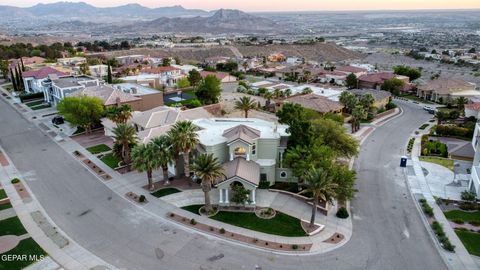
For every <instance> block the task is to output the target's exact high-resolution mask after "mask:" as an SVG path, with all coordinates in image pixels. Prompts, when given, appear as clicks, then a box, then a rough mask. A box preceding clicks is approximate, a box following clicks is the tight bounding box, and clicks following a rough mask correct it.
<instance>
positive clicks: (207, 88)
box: [196, 75, 222, 104]
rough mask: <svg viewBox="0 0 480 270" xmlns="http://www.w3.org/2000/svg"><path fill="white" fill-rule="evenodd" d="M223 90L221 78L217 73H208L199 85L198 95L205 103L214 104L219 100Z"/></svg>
mask: <svg viewBox="0 0 480 270" xmlns="http://www.w3.org/2000/svg"><path fill="white" fill-rule="evenodd" d="M221 92H222V88H221V86H220V80H219V79H218V78H217V77H216V76H215V75H208V76H207V77H205V79H203V81H202V82H201V83H200V85H198V88H197V91H196V95H197V98H198V99H199V100H200V101H202V103H203V104H213V103H217V102H218V98H219V97H220V94H221Z"/></svg>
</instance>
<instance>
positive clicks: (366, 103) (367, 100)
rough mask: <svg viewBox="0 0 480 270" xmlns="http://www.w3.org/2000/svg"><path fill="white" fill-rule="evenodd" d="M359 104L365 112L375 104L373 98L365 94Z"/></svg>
mask: <svg viewBox="0 0 480 270" xmlns="http://www.w3.org/2000/svg"><path fill="white" fill-rule="evenodd" d="M359 102H360V104H361V105H362V106H363V108H364V109H365V110H367V111H370V110H371V109H372V108H373V104H374V103H375V98H374V97H373V96H372V94H366V95H363V96H362V97H361V98H360V100H359Z"/></svg>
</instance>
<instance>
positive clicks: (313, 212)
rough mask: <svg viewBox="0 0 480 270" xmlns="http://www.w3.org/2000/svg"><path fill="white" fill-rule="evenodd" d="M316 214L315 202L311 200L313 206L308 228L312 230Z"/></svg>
mask: <svg viewBox="0 0 480 270" xmlns="http://www.w3.org/2000/svg"><path fill="white" fill-rule="evenodd" d="M316 214H317V200H316V199H313V204H312V217H311V218H310V227H312V228H313V226H314V225H315V215H316Z"/></svg>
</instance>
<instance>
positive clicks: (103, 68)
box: [88, 65, 108, 78]
mask: <svg viewBox="0 0 480 270" xmlns="http://www.w3.org/2000/svg"><path fill="white" fill-rule="evenodd" d="M88 70H89V71H90V75H92V76H94V77H97V78H103V77H105V76H107V74H108V66H107V65H93V66H89V67H88Z"/></svg>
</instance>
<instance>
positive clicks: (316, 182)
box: [301, 168, 338, 227]
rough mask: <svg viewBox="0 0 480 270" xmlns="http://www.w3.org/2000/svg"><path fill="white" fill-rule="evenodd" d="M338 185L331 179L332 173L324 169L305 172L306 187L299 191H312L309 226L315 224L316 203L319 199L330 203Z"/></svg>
mask: <svg viewBox="0 0 480 270" xmlns="http://www.w3.org/2000/svg"><path fill="white" fill-rule="evenodd" d="M337 187H338V185H337V183H335V182H334V181H333V177H332V175H331V174H330V173H329V172H328V171H327V170H325V169H322V168H317V169H313V170H310V171H309V172H308V174H307V179H306V187H305V189H304V190H303V191H302V192H301V193H305V192H310V193H312V203H313V204H312V215H311V217H310V227H313V226H314V225H315V216H316V213H317V204H318V203H319V202H320V201H324V202H328V203H332V202H333V200H334V198H335V196H336V189H337Z"/></svg>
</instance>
